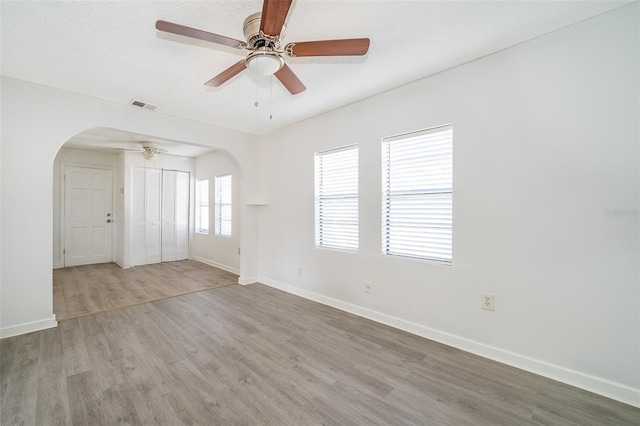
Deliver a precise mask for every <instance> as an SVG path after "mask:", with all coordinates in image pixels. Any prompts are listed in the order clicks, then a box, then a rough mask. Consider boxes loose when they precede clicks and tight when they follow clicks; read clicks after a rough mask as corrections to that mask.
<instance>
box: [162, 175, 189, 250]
mask: <svg viewBox="0 0 640 426" xmlns="http://www.w3.org/2000/svg"><path fill="white" fill-rule="evenodd" d="M188 258H189V173H187V172H180V171H175V170H163V171H162V261H163V262H173V261H175V260H184V259H188Z"/></svg>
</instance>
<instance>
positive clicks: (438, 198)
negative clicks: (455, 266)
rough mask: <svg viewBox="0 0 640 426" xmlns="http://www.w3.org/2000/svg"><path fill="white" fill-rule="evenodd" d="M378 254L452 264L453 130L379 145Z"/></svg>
mask: <svg viewBox="0 0 640 426" xmlns="http://www.w3.org/2000/svg"><path fill="white" fill-rule="evenodd" d="M382 183H383V188H382V189H383V206H382V252H383V254H385V255H389V256H404V257H413V258H420V259H429V260H435V261H439V262H444V263H449V264H450V263H451V262H452V233H453V127H452V126H450V125H448V126H441V127H437V128H433V129H428V130H422V131H419V132H414V133H409V134H404V135H399V136H392V137H388V138H384V139H383V141H382Z"/></svg>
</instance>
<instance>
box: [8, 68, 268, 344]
mask: <svg viewBox="0 0 640 426" xmlns="http://www.w3.org/2000/svg"><path fill="white" fill-rule="evenodd" d="M1 84H2V91H1V94H0V96H1V99H0V101H1V103H2V111H1V116H0V118H1V121H2V129H1V132H2V133H1V136H2V159H1V166H0V170H1V173H2V174H1V177H0V185H1V187H0V197H1V198H0V205H1V208H2V211H1V212H0V217H1V218H2V222H1V223H0V232H1V234H2V241H1V242H0V253H1V254H2V258H1V259H0V271H1V274H2V275H1V276H0V278H1V280H0V294H1V297H2V299H1V301H0V336H1V337H4V336H9V335H14V334H20V333H25V332H29V331H34V330H38V329H42V328H46V327H52V326H55V324H56V322H55V317H54V315H53V294H52V293H53V287H52V266H53V262H52V258H53V249H52V246H53V210H54V209H53V196H52V194H53V164H54V158H55V156H56V153H57V152H58V149H59V148H60V147H61V145H62V144H64V143H65V142H66V141H67V140H69V138H70V137H72V136H74V135H76V134H78V133H80V132H82V131H84V130H87V129H90V128H94V127H110V128H114V129H120V130H125V131H129V132H132V133H138V134H145V135H150V136H155V137H160V138H164V139H169V140H173V141H178V142H185V143H193V144H197V145H204V146H211V147H214V148H218V149H220V150H223V151H226V152H228V153H229V154H230V155H231V156H232V157H233V158H234V161H237V163H238V165H239V167H240V169H242V181H241V182H240V185H241V186H242V187H245V186H246V187H247V188H249V189H248V190H247V191H243V196H244V194H246V193H249V194H250V193H251V191H252V190H253V188H255V187H256V182H257V177H256V173H255V171H256V170H257V160H258V157H257V149H256V147H255V137H253V136H251V135H246V134H242V133H239V132H235V131H232V130H227V129H223V128H219V127H214V126H211V125H207V124H203V123H197V122H193V121H189V120H183V119H179V118H176V117H172V116H166V115H162V114H160V113H158V112H152V111H147V110H141V109H135V108H133V107H131V106H129V105H126V103H124V101H123V103H122V104H119V103H114V102H109V101H104V100H99V99H95V98H92V97H89V96H83V95H79V94H76V93H71V92H66V91H62V90H58V89H54V88H50V87H45V86H40V85H36V84H32V83H27V82H24V81H20V80H16V79H12V78H8V77H2V80H1ZM242 206H244V204H242ZM241 221H242V224H243V232H242V247H243V252H242V256H241V257H242V261H241V266H240V280H241V281H242V282H251V280H252V279H253V278H254V277H256V276H257V241H256V238H257V214H256V211H255V209H252V208H246V207H241Z"/></svg>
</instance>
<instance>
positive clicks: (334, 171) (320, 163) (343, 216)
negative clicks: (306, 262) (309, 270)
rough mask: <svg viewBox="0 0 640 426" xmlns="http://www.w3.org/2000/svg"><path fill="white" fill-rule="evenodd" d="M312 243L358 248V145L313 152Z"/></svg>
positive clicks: (333, 246)
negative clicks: (314, 216) (313, 236)
mask: <svg viewBox="0 0 640 426" xmlns="http://www.w3.org/2000/svg"><path fill="white" fill-rule="evenodd" d="M315 213H316V226H315V228H316V238H315V239H316V246H318V247H326V248H336V249H347V250H357V249H358V147H357V146H355V145H354V146H349V147H345V148H340V149H336V150H331V151H324V152H318V153H316V155H315Z"/></svg>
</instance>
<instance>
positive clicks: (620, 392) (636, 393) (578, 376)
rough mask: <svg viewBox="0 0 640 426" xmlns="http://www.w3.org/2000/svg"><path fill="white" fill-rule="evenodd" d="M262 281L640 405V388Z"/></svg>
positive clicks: (588, 389)
mask: <svg viewBox="0 0 640 426" xmlns="http://www.w3.org/2000/svg"><path fill="white" fill-rule="evenodd" d="M258 281H259V282H260V283H263V284H265V285H268V286H270V287H273V288H277V289H279V290H282V291H286V292H287V293H291V294H295V295H297V296H300V297H304V298H305V299H309V300H313V301H314V302H318V303H322V304H323V305H327V306H331V307H333V308H336V309H340V310H342V311H345V312H349V313H351V314H354V315H358V316H360V317H363V318H367V319H370V320H372V321H376V322H379V323H381V324H385V325H388V326H391V327H394V328H397V329H400V330H403V331H406V332H408V333H411V334H415V335H418V336H421V337H424V338H426V339H429V340H433V341H436V342H438V343H442V344H445V345H448V346H452V347H454V348H457V349H461V350H463V351H465V352H470V353H472V354H475V355H478V356H481V357H484V358H488V359H491V360H493V361H497V362H500V363H503V364H507V365H510V366H512V367H515V368H519V369H521V370H525V371H529V372H531V373H534V374H538V375H540V376H544V377H547V378H549V379H552V380H557V381H559V382H562V383H566V384H568V385H571V386H575V387H578V388H581V389H584V390H587V391H590V392H593V393H596V394H598V395H602V396H604V397H607V398H611V399H615V400H616V401H620V402H623V403H625V404H629V405H632V406H635V407H640V389H636V388H632V387H630V386H627V385H624V384H621V383H616V382H613V381H610V380H608V379H604V378H601V377H596V376H592V375H589V374H586V373H582V372H579V371H575V370H571V369H568V368H565V367H561V366H558V365H555V364H551V363H548V362H546V361H541V360H538V359H534V358H530V357H527V356H524V355H520V354H517V353H514V352H510V351H507V350H504V349H501V348H497V347H494V346H490V345H486V344H484V343H480V342H477V341H474V340H471V339H467V338H465V337H461V336H457V335H454V334H450V333H447V332H443V331H440V330H436V329H433V328H430V327H426V326H424V325H420V324H417V323H414V322H411V321H406V320H403V319H401V318H397V317H394V316H391V315H387V314H383V313H381V312H377V311H374V310H371V309H368V308H363V307H361V306H358V305H354V304H351V303H348V302H344V301H342V300H338V299H334V298H332V297H328V296H324V295H321V294H318V293H314V292H312V291H309V290H304V289H301V288H299V287H295V286H291V285H288V284H284V283H281V282H278V281H276V280H272V279H269V278H265V277H260V278H259V280H258Z"/></svg>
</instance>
